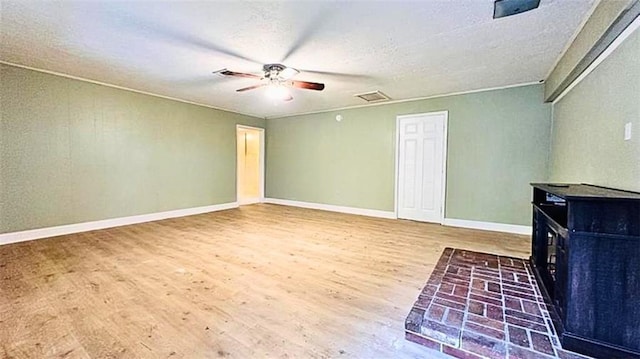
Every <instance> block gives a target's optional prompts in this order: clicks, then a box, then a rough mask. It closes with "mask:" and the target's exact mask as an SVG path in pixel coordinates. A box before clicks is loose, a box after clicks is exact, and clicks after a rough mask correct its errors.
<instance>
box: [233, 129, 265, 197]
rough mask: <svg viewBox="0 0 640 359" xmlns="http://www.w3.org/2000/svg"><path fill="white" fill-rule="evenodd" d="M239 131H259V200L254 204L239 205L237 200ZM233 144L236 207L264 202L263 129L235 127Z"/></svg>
mask: <svg viewBox="0 0 640 359" xmlns="http://www.w3.org/2000/svg"><path fill="white" fill-rule="evenodd" d="M240 129H245V130H254V131H259V132H260V169H259V173H260V193H259V198H258V201H257V202H255V201H253V202H247V203H240V198H238V189H239V188H240V178H239V177H238V130H240ZM235 140H236V141H235V142H236V148H235V149H236V150H235V153H236V156H235V161H236V173H235V174H236V202H238V205H240V204H251V203H263V202H264V184H265V181H266V178H265V167H264V160H265V153H264V149H265V144H264V128H262V127H254V126H246V125H236V133H235Z"/></svg>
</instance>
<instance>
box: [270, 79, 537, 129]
mask: <svg viewBox="0 0 640 359" xmlns="http://www.w3.org/2000/svg"><path fill="white" fill-rule="evenodd" d="M542 83H544V81H534V82H523V83H519V84H514V85H505V86H497V87H488V88H482V89H477V90H469V91H460V92H449V93H445V94H442V95H433V96H425V97H412V98H407V99H402V100H392V101H384V102H376V103H367V104H364V105H352V106H345V107H338V108H331V109H327V110H318V111H309V112H299V113H294V114H292V115H284V116H265V118H264V119H265V120H276V119H280V118H287V117H295V116H304V115H313V114H318V113H326V112H334V111H343V110H353V109H356V108H364V107H373V106H384V105H393V104H396V103H403V102H413V101H422V100H430V99H434V98H441V97H449V96H459V95H467V94H472V93H478V92H486V91H496V90H504V89H510V88H515V87H524V86H531V85H539V84H542Z"/></svg>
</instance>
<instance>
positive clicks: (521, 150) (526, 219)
mask: <svg viewBox="0 0 640 359" xmlns="http://www.w3.org/2000/svg"><path fill="white" fill-rule="evenodd" d="M543 93H544V87H543V86H542V85H532V86H523V87H516V88H510V89H503V90H493V91H485V92H478V93H473V94H466V95H457V96H448V97H441V98H434V99H428V100H420V101H411V102H404V103H397V104H388V105H379V106H371V107H363V108H358V109H350V110H341V111H333V112H326V113H320V114H311V115H303V116H294V117H284V118H279V119H269V120H267V131H266V136H267V160H266V162H267V184H266V194H267V197H272V198H280V199H289V200H297V201H305V202H315V203H324V204H332V205H340V206H349V207H358V208H366V209H376V210H386V211H393V209H394V181H395V141H396V134H395V121H396V116H398V115H406V114H415V113H424V112H431V111H442V110H448V111H449V138H448V161H447V194H446V216H447V218H458V219H466V220H476V221H488V222H497V223H509V224H521V225H529V224H530V222H531V205H530V202H531V188H530V187H529V182H532V181H543V180H546V178H547V174H548V166H547V160H548V149H549V131H550V126H551V124H550V122H551V113H550V105H549V104H544V103H543ZM337 114H341V115H342V116H343V117H344V119H343V120H342V122H337V121H336V120H335V116H336V115H337Z"/></svg>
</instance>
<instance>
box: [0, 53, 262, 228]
mask: <svg viewBox="0 0 640 359" xmlns="http://www.w3.org/2000/svg"><path fill="white" fill-rule="evenodd" d="M0 68H1V75H0V76H1V77H0V96H1V102H0V115H1V117H0V233H4V232H13V231H20V230H26V229H33V228H41V227H49V226H56V225H63V224H70V223H78V222H86V221H93V220H100V219H107V218H115V217H123V216H130V215H137V214H144V213H153V212H160V211H167V210H174V209H181V208H189V207H197V206H205V205H212V204H219V203H226V202H233V201H235V197H236V193H235V163H236V160H235V151H236V149H235V125H236V124H237V123H241V124H247V125H254V126H260V127H264V120H261V119H257V118H252V117H248V116H243V115H238V114H234V113H230V112H224V111H218V110H214V109H210V108H206V107H201V106H196V105H190V104H185V103H181V102H177V101H171V100H167V99H162V98H158V97H153V96H147V95H142V94H138V93H134V92H130V91H125V90H119V89H115V88H110V87H106V86H100V85H95V84H91V83H87V82H82V81H77V80H72V79H68V78H63V77H59V76H54V75H49V74H44V73H40V72H35V71H30V70H25V69H20V68H16V67H12V66H6V65H0Z"/></svg>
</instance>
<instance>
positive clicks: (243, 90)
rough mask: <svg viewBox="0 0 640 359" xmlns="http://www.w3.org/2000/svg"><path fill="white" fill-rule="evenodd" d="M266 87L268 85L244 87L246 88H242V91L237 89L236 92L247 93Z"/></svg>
mask: <svg viewBox="0 0 640 359" xmlns="http://www.w3.org/2000/svg"><path fill="white" fill-rule="evenodd" d="M264 86H267V84H259V85H253V86H249V87H244V88H241V89H237V90H236V92H245V91H249V90H253V89H257V88H260V87H264Z"/></svg>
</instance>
